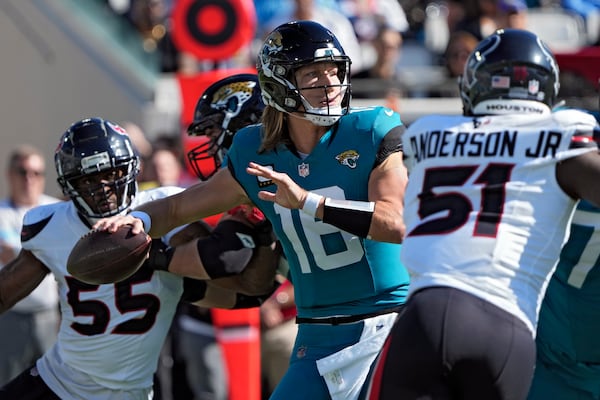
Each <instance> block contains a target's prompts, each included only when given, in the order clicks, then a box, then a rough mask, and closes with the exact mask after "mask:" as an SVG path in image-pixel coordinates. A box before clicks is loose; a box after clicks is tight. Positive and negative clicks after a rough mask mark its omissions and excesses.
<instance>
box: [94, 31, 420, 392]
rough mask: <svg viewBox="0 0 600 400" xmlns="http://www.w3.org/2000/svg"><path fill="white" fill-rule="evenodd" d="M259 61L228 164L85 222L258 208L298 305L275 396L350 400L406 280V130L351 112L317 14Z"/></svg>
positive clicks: (340, 57) (182, 219)
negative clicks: (255, 109)
mask: <svg viewBox="0 0 600 400" xmlns="http://www.w3.org/2000/svg"><path fill="white" fill-rule="evenodd" d="M257 69H258V77H259V83H260V88H261V94H262V97H263V100H264V101H265V104H266V107H265V110H264V112H263V114H262V118H261V121H262V123H261V124H256V125H250V126H247V127H244V128H242V129H240V130H239V131H238V132H237V133H236V134H235V136H234V137H233V144H232V145H231V147H230V148H229V151H228V153H227V157H226V160H225V162H224V164H225V166H226V167H224V168H221V169H220V170H219V171H218V172H217V173H216V174H214V175H213V176H212V177H211V178H210V179H209V180H208V181H206V182H203V183H201V184H198V185H195V186H192V187H190V188H188V189H186V190H185V191H184V192H181V193H179V194H177V195H175V196H169V197H168V198H166V199H161V200H159V201H156V202H152V203H148V204H146V205H144V206H142V207H140V208H138V209H136V210H134V211H133V212H132V213H131V214H129V215H124V216H115V217H112V218H108V219H104V220H102V221H99V222H98V223H97V224H96V225H95V227H96V228H99V229H107V230H109V231H111V230H114V229H116V227H117V226H119V225H122V224H133V225H134V228H133V229H134V232H135V231H136V230H140V231H141V230H142V229H144V228H145V229H146V230H148V231H149V232H150V234H151V235H152V236H160V235H163V234H164V232H166V231H168V230H169V229H172V227H173V226H177V225H180V224H183V223H186V222H189V221H193V220H196V219H198V218H202V217H205V216H207V215H211V214H214V213H216V212H220V211H224V210H228V209H230V208H232V207H234V206H236V205H239V204H253V205H255V206H256V207H258V208H259V209H260V210H261V211H262V212H263V213H264V215H265V216H266V217H267V218H268V219H269V221H271V223H272V225H273V229H274V231H275V234H276V235H277V238H278V239H279V240H280V242H281V245H282V247H283V250H284V253H285V256H286V259H287V261H288V263H289V270H290V274H289V275H290V278H291V282H292V283H293V285H294V294H295V302H296V306H297V310H298V317H297V322H298V335H297V338H296V345H295V347H294V351H293V354H292V357H291V361H290V366H289V368H288V371H287V373H286V374H285V376H284V377H283V379H282V380H281V381H280V383H279V385H278V386H277V388H276V389H275V391H274V393H273V394H272V399H285V400H291V399H299V400H305V399H311V400H329V399H332V398H333V399H344V400H348V399H353V398H356V397H357V396H358V393H359V392H360V389H361V387H362V383H363V382H364V380H365V379H366V375H367V374H368V371H369V368H370V366H371V364H372V362H373V360H374V359H375V358H376V356H377V354H378V352H379V350H380V348H381V346H382V345H383V342H384V340H385V337H386V336H387V332H388V330H389V329H390V328H391V325H392V324H393V322H394V320H395V316H396V312H397V311H398V309H399V308H400V307H401V305H402V304H403V303H404V296H405V293H406V292H407V287H408V281H409V279H408V274H407V273H406V270H405V269H404V267H403V266H402V265H401V264H400V261H399V258H400V255H399V254H400V247H401V246H400V244H399V243H400V242H401V241H402V239H403V236H404V222H403V220H402V215H403V212H402V209H403V205H402V200H403V195H404V187H405V184H406V180H407V175H406V168H405V167H404V165H403V163H402V151H401V147H400V141H401V139H400V138H401V133H402V131H403V129H404V127H403V126H402V122H401V120H400V116H399V115H398V114H397V113H395V112H394V111H392V110H390V109H387V108H384V107H370V108H364V109H351V108H350V107H349V104H350V81H349V79H350V59H349V57H348V56H347V55H346V54H345V53H344V49H343V48H342V46H341V45H340V44H339V41H338V40H337V38H336V37H335V36H334V35H333V34H332V33H331V32H330V31H329V30H327V29H326V28H324V27H323V26H322V25H320V24H317V23H316V22H312V21H295V22H290V23H286V24H283V25H281V26H279V27H277V28H276V29H275V30H274V31H273V32H271V34H270V35H269V37H268V38H267V39H266V40H265V42H264V44H263V47H262V49H261V51H260V54H259V57H258V63H257ZM133 217H136V218H133ZM171 225H173V226H171Z"/></svg>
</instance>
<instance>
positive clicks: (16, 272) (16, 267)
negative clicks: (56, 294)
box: [0, 250, 50, 313]
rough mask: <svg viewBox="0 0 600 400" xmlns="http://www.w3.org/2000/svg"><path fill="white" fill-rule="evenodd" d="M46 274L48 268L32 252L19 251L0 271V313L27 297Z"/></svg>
mask: <svg viewBox="0 0 600 400" xmlns="http://www.w3.org/2000/svg"><path fill="white" fill-rule="evenodd" d="M48 273H50V271H49V270H48V268H47V267H46V266H45V265H44V263H42V262H41V261H40V260H38V259H37V258H36V257H35V256H34V255H33V253H32V252H30V251H28V250H21V251H20V252H19V254H18V255H17V257H16V258H15V259H14V260H12V261H11V262H9V263H8V264H6V265H5V266H4V267H3V268H2V269H0V313H3V312H4V311H6V310H9V309H10V308H11V307H12V306H13V305H15V304H16V303H17V302H18V301H19V300H21V299H23V298H25V297H26V296H27V295H29V294H30V293H31V292H32V291H33V290H34V289H35V288H36V287H38V285H39V284H40V283H41V282H42V280H43V279H44V278H45V277H46V275H48Z"/></svg>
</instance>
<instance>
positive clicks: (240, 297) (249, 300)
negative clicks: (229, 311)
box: [233, 282, 281, 310]
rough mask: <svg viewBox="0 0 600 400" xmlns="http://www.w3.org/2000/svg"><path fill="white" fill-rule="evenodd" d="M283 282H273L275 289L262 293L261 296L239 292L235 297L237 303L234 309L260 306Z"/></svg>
mask: <svg viewBox="0 0 600 400" xmlns="http://www.w3.org/2000/svg"><path fill="white" fill-rule="evenodd" d="M280 285H281V284H280V283H279V282H273V289H272V290H271V291H270V292H269V293H266V294H262V295H260V296H246V295H245V294H241V293H237V294H236V299H235V305H234V306H233V309H234V310H237V309H240V308H253V307H260V305H261V304H262V303H264V302H265V300H267V299H268V298H269V297H271V295H272V294H273V293H275V291H276V290H277V288H278V287H279V286H280Z"/></svg>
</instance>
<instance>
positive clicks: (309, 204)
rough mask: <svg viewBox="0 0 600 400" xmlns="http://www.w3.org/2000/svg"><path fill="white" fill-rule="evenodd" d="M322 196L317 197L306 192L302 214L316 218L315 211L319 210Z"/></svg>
mask: <svg viewBox="0 0 600 400" xmlns="http://www.w3.org/2000/svg"><path fill="white" fill-rule="evenodd" d="M322 198H323V196H321V195H318V194H316V193H313V192H308V194H307V196H306V200H304V205H303V206H302V212H304V213H306V214H308V215H310V216H311V217H316V216H317V209H318V208H319V203H320V202H321V199H322Z"/></svg>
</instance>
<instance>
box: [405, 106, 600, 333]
mask: <svg viewBox="0 0 600 400" xmlns="http://www.w3.org/2000/svg"><path fill="white" fill-rule="evenodd" d="M595 124H596V122H595V120H594V118H593V117H592V116H590V115H589V114H586V113H583V112H580V111H576V110H561V111H556V112H553V113H551V114H545V115H534V114H525V115H523V114H512V115H496V116H481V117H463V116H429V117H424V118H421V119H419V120H417V121H415V122H414V123H413V124H412V125H411V126H410V127H409V128H408V129H407V130H406V132H405V133H404V135H403V149H404V154H405V163H406V166H407V168H408V171H409V183H408V186H407V190H406V196H405V210H404V218H405V222H406V232H407V235H406V238H405V240H404V243H403V248H402V253H401V259H402V262H403V264H404V265H405V266H406V267H407V268H408V270H409V272H410V274H411V287H410V293H414V292H415V291H417V290H419V289H422V288H424V287H431V286H449V287H454V288H457V289H460V290H463V291H465V292H468V293H471V294H472V295H475V296H478V297H480V298H483V299H485V300H487V301H489V302H491V303H493V304H495V305H496V306H498V307H500V308H502V309H504V310H506V311H507V312H509V313H511V314H514V315H516V316H517V317H518V318H520V319H521V320H523V322H524V323H525V324H526V325H527V326H528V327H529V329H530V330H531V332H532V335H534V334H535V328H536V324H537V315H538V311H539V308H540V303H541V300H542V298H543V295H544V292H545V290H546V287H547V285H548V281H549V278H550V276H551V273H552V271H553V270H554V268H555V266H556V263H557V260H558V257H559V254H560V249H561V247H562V245H563V244H564V243H565V241H566V238H567V235H568V230H567V227H568V224H569V222H570V220H571V218H572V216H573V211H574V208H575V204H576V200H575V199H573V198H571V197H570V196H569V195H567V194H566V193H564V192H563V190H562V189H561V187H560V186H559V184H558V182H557V180H556V164H557V163H559V162H561V161H563V160H566V159H568V158H571V157H575V156H578V155H581V154H583V153H585V152H590V151H598V150H597V147H596V144H595V142H594V141H593V139H592V131H593V128H594V126H595Z"/></svg>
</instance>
